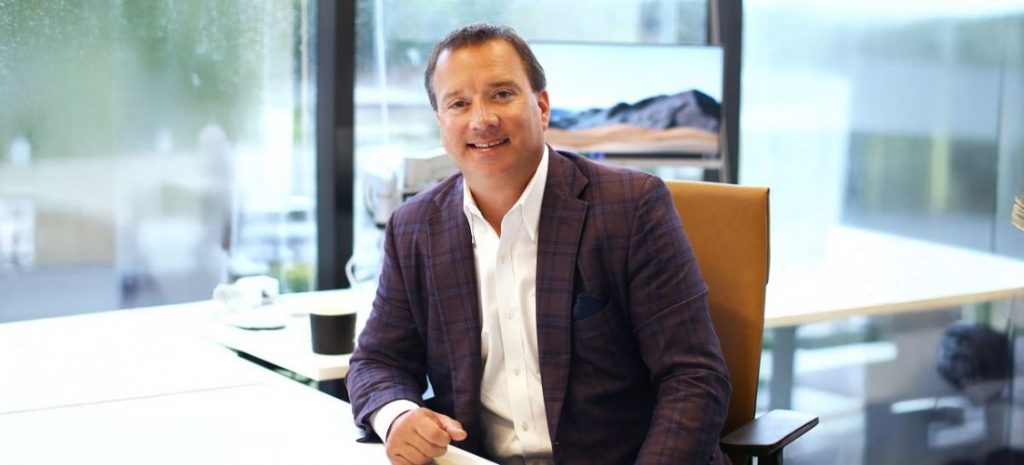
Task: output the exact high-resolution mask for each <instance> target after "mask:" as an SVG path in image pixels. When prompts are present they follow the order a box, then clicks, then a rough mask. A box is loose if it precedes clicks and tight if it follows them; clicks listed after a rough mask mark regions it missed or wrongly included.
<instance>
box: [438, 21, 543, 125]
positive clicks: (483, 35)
mask: <svg viewBox="0 0 1024 465" xmlns="http://www.w3.org/2000/svg"><path fill="white" fill-rule="evenodd" d="M498 39H500V40H504V41H506V42H508V43H509V45H511V46H512V48H514V49H515V50H516V53H518V54H519V59H520V60H521V61H522V62H523V67H524V68H525V69H526V76H527V77H528V78H529V79H530V89H531V90H533V91H534V92H540V91H542V90H544V89H545V88H547V86H548V80H547V78H546V77H545V76H544V68H543V67H541V65H540V62H538V61H537V57H536V56H534V54H533V51H532V50H530V46H529V45H527V44H526V41H525V40H523V38H522V37H520V36H519V34H518V33H516V30H515V29H512V28H511V27H508V26H495V25H491V24H485V23H475V24H469V25H466V26H462V27H460V28H458V29H456V30H454V31H452V32H450V33H448V35H447V36H445V38H444V39H441V41H440V42H438V43H437V45H435V46H434V49H433V50H431V52H430V60H428V61H427V71H426V72H425V73H423V85H424V87H426V88H427V96H428V97H429V98H430V107H431V108H433V109H434V111H437V95H435V94H434V70H435V69H437V59H438V57H440V56H441V52H444V51H445V50H453V51H454V50H458V49H460V48H463V47H469V46H473V45H481V44H483V43H486V42H490V41H492V40H498Z"/></svg>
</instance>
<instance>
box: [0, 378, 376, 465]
mask: <svg viewBox="0 0 1024 465" xmlns="http://www.w3.org/2000/svg"><path fill="white" fill-rule="evenodd" d="M239 362H240V363H247V362H244V361H242V360H239ZM277 378H278V379H277V380H276V382H271V383H268V384H261V385H250V386H240V387H234V388H224V389H215V390H208V391H199V392H192V393H188V394H180V395H165V396H157V397H148V398H139V399H129V400H123V401H113V402H103V403H98V404H87V405H79V406H74V407H67V408H57V409H47V410H40V411H33V412H22V413H13V414H7V415H0V438H3V443H4V446H3V447H0V463H4V464H19V465H21V464H57V463H75V464H104V465H107V464H129V463H146V464H211V463H218V464H220V463H223V464H243V463H244V464H289V463H304V464H305V463H310V464H315V463H338V464H367V465H373V464H382V465H384V464H387V463H388V461H387V459H386V457H385V455H384V451H383V448H382V447H381V446H380V445H379V444H359V443H356V442H355V439H356V437H358V433H357V431H356V428H355V426H354V425H353V424H352V413H351V411H350V410H349V407H348V404H346V403H344V402H341V401H339V400H337V399H334V398H332V397H330V396H328V395H326V394H322V393H320V392H317V391H316V390H314V389H310V388H308V387H305V386H302V385H300V384H298V383H295V382H292V381H289V380H287V379H284V378H281V377H279V376H278V377H277Z"/></svg>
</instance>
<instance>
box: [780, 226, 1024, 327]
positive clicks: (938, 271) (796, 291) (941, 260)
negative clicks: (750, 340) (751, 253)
mask: <svg viewBox="0 0 1024 465" xmlns="http://www.w3.org/2000/svg"><path fill="white" fill-rule="evenodd" d="M1021 294H1024V261H1021V260H1014V259H1011V258H1007V257H1003V256H999V255H993V254H989V253H984V252H976V251H973V250H968V249H964V248H960V247H953V246H949V245H944V244H939V243H935V242H927V241H921V240H915V239H910V238H906V237H901V236H896V235H892V234H885V233H880V232H875V231H870V230H866V229H858V228H849V227H836V228H835V229H833V230H832V231H831V233H830V234H829V235H828V238H827V240H826V242H825V247H824V253H823V254H821V255H820V256H817V257H813V258H812V259H808V260H804V261H800V260H792V259H790V258H789V257H788V256H787V254H779V253H778V252H777V251H776V253H775V254H774V255H773V257H772V267H771V275H770V278H769V282H768V295H767V297H766V301H765V326H766V327H769V328H775V327H784V326H794V325H799V324H806V323H816V322H822V321H833V320H838V319H842V318H846V317H849V316H858V315H878V314H893V313H900V312H909V311H923V310H933V309H936V308H943V307H954V306H959V305H965V304H970V303H977V302H987V301H992V300H999V299H1007V298H1012V297H1014V296H1018V295H1021Z"/></svg>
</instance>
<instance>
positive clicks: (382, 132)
mask: <svg viewBox="0 0 1024 465" xmlns="http://www.w3.org/2000/svg"><path fill="white" fill-rule="evenodd" d="M707 8H708V7H707V2H706V1H704V0H629V1H621V0H615V1H612V0H601V1H592V0H587V1H582V0H580V1H576V0H573V1H559V2H540V3H538V2H534V1H527V0H514V1H501V2H498V1H476V2H462V1H436V0H413V1H409V0H359V1H358V10H357V25H356V26H357V28H356V33H357V56H356V68H357V69H356V89H355V100H356V172H357V173H358V177H357V179H356V193H357V194H356V196H355V197H356V203H357V206H356V211H357V212H361V213H357V218H356V233H355V237H356V247H355V250H357V252H356V256H355V257H354V260H353V264H354V266H353V269H354V270H355V271H356V274H359V271H358V270H364V271H365V273H364V274H363V275H361V276H355V278H356V280H357V281H366V280H371V279H372V275H373V271H374V270H375V269H376V267H377V266H378V265H377V264H376V261H377V260H378V258H379V255H380V252H379V250H380V246H379V243H378V239H379V237H380V233H379V230H380V228H381V227H382V226H383V223H384V222H385V221H386V219H387V215H388V213H390V210H391V209H392V208H393V207H394V206H395V205H396V204H397V203H398V202H400V201H401V197H402V196H403V195H404V194H408V193H410V190H414V189H409V188H405V189H403V187H402V184H403V183H404V182H406V181H408V180H407V179H403V178H402V177H401V176H402V175H400V174H399V173H401V172H403V168H402V166H403V165H402V164H403V163H404V162H403V160H404V159H405V158H407V157H410V156H412V157H419V158H427V159H429V160H434V161H435V162H436V165H430V166H431V167H432V169H433V170H434V171H433V172H434V173H437V174H438V175H443V174H444V173H447V172H453V171H454V167H453V166H451V165H450V163H449V162H447V157H446V156H444V155H443V153H442V152H441V151H440V136H439V133H438V130H437V124H436V121H435V118H434V114H433V111H432V110H431V109H430V105H429V102H428V101H427V96H426V92H425V91H424V89H423V70H424V69H425V68H426V60H427V58H428V55H429V54H430V49H431V47H433V45H434V44H435V43H436V42H437V41H438V40H440V39H441V38H442V37H443V36H444V35H445V34H447V33H448V32H449V31H451V30H452V29H454V28H456V27H458V26H461V25H464V24H468V23H472V22H489V23H496V24H505V25H509V26H512V27H514V28H515V29H516V30H517V31H518V32H519V33H520V34H521V35H522V36H523V37H525V38H526V39H527V40H528V41H531V42H536V41H559V42H566V41H568V42H574V43H588V42H590V43H616V44H637V43H645V44H703V43H705V40H706V37H707V33H708V31H707ZM569 18H571V21H567V19H569ZM542 64H543V63H542ZM578 79H580V80H585V81H588V82H593V81H598V80H600V79H601V76H600V70H581V72H580V75H579V77H578ZM550 84H551V86H552V87H551V88H552V89H554V88H555V86H557V85H561V86H562V87H566V86H571V85H572V83H564V82H563V83H561V84H556V83H553V82H552V83H550ZM630 85H631V83H628V82H615V83H614V84H613V85H611V86H609V87H608V88H607V91H608V92H609V93H617V92H618V91H619V90H621V89H616V87H628V86H630ZM560 98H561V96H560V95H559V94H554V93H553V94H552V96H551V99H552V102H553V105H555V106H557V105H558V102H559V99H560Z"/></svg>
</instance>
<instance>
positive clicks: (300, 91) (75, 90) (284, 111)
mask: <svg viewBox="0 0 1024 465" xmlns="http://www.w3.org/2000/svg"><path fill="white" fill-rule="evenodd" d="M315 3H316V2H315V1H311V0H275V1H267V2H255V3H254V2H248V1H242V0H222V1H216V2H205V1H178V0H158V1H146V2H130V1H120V0H90V1H85V2H81V1H60V0H55V1H47V2H32V1H14V2H4V4H3V5H2V6H0V102H3V107H4V110H3V111H2V112H0V295H2V296H3V298H2V299H0V321H9V320H18V319H26V318H36V317H43V316H51V315H58V314H67V313H76V312H84V311H95V310H106V309H114V308H122V307H134V306H141V305H152V304H162V303H170V302H181V301H193V300H200V299H208V298H209V297H210V294H211V291H212V289H213V287H214V286H215V285H216V284H217V283H219V282H222V281H223V280H226V279H230V278H232V277H235V276H242V275H249V274H270V275H273V276H276V277H279V278H281V279H282V281H283V282H284V283H285V288H286V290H289V289H290V290H305V289H310V288H311V287H312V284H313V283H312V281H313V280H314V279H315V276H314V270H315V263H314V262H313V261H314V260H315V257H316V253H315V250H316V249H315V247H316V237H315V236H316V233H315V231H316V228H315V223H314V221H315V219H314V216H313V212H314V207H315V206H314V205H313V199H314V198H315V197H314V192H315V186H314V179H315V178H314V172H313V171H314V166H315V164H314V146H313V145H314V137H313V136H314V134H313V128H314V127H315V126H314V120H313V115H314V111H313V109H314V98H315V88H314V86H313V80H312V77H313V76H315V72H314V71H315V70H314V69H313V66H314V65H315V64H314V63H313V61H312V59H311V58H312V56H313V53H312V48H311V41H312V39H313V37H314V36H315V27H313V25H314V22H313V21H311V19H313V18H315V14H314V13H315V12H314V11H312V10H313V8H314V6H315Z"/></svg>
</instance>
